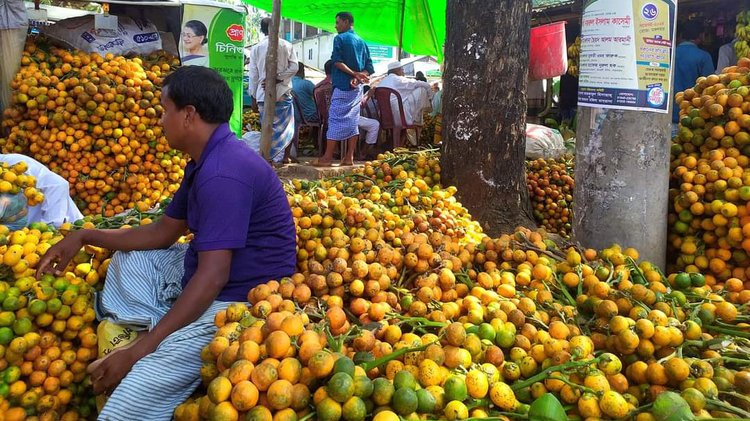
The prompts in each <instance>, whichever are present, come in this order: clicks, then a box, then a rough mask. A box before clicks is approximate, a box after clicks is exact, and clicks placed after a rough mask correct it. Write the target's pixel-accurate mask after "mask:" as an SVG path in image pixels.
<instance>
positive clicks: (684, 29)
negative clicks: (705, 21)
mask: <svg viewBox="0 0 750 421" xmlns="http://www.w3.org/2000/svg"><path fill="white" fill-rule="evenodd" d="M677 32H679V34H680V35H681V36H682V39H684V40H688V41H694V40H696V39H698V38H700V37H701V34H702V33H703V25H701V23H700V22H698V21H695V20H686V21H684V22H682V23H680V24H678V25H677Z"/></svg>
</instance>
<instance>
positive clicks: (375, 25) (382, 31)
mask: <svg viewBox="0 0 750 421" xmlns="http://www.w3.org/2000/svg"><path fill="white" fill-rule="evenodd" d="M243 1H244V2H245V3H246V4H249V5H251V6H254V7H257V8H259V9H263V10H266V11H269V12H270V11H271V10H272V7H273V1H272V0H243ZM445 4H446V0H364V1H363V0H359V1H350V0H349V1H348V0H281V16H283V17H285V18H288V19H293V20H296V21H299V22H302V23H305V24H307V25H311V26H315V27H318V28H322V29H324V30H326V31H329V32H336V29H335V23H336V13H338V12H341V11H348V12H351V13H352V15H354V29H355V31H356V32H357V34H359V36H361V37H362V38H364V39H366V40H367V41H370V42H376V43H379V44H384V45H393V46H398V45H399V38H400V37H399V33H400V29H401V16H402V13H401V11H402V10H403V16H404V19H403V24H404V32H403V44H402V48H403V49H404V51H408V52H410V53H412V54H424V55H431V56H436V57H438V58H442V56H443V43H444V42H445Z"/></svg>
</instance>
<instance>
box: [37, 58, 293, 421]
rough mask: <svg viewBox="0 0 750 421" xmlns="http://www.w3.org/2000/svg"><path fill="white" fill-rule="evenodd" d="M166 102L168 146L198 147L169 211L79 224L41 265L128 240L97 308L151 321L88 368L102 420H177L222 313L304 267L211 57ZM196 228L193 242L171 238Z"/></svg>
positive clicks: (104, 314)
mask: <svg viewBox="0 0 750 421" xmlns="http://www.w3.org/2000/svg"><path fill="white" fill-rule="evenodd" d="M162 105H163V107H164V114H163V115H162V125H163V127H164V131H165V133H166V136H167V139H168V141H169V145H170V146H171V147H172V148H174V149H178V150H180V151H183V152H186V153H188V154H189V155H190V156H191V157H192V160H191V161H190V163H188V166H187V168H186V171H185V178H184V180H183V182H182V185H181V186H180V188H179V190H178V191H177V192H176V193H175V196H174V199H173V200H172V203H171V204H170V205H169V207H167V209H166V214H165V215H164V216H163V217H162V218H160V219H159V220H158V221H157V222H156V223H154V224H152V225H146V226H143V227H138V228H134V229H130V230H80V231H76V232H73V233H71V234H70V235H68V236H66V237H65V239H64V240H62V241H61V242H59V243H58V244H57V245H55V246H53V247H52V248H50V250H49V251H48V252H47V254H46V255H45V256H44V258H43V259H42V261H41V262H40V265H39V274H42V273H44V272H48V271H52V272H55V273H57V274H60V273H61V272H62V271H64V270H65V267H66V266H67V265H68V263H69V262H70V260H71V258H72V257H73V256H74V255H75V254H76V253H77V252H78V250H80V248H81V247H82V246H83V245H84V244H91V245H95V246H99V247H104V248H107V249H110V250H119V251H120V252H118V253H115V255H114V256H113V258H112V261H111V264H110V267H109V270H108V275H107V281H106V284H105V287H104V290H103V291H102V293H101V294H100V295H99V296H98V297H97V302H96V307H97V315H98V316H99V317H100V318H106V319H109V320H111V321H114V322H115V323H118V324H123V325H128V326H131V327H135V328H141V329H143V330H144V331H145V332H144V333H143V334H141V335H140V336H139V338H138V339H137V340H136V341H135V342H134V343H133V344H132V345H131V346H128V347H124V348H120V349H118V350H116V351H114V352H112V353H111V354H109V355H108V356H107V357H106V358H103V359H100V360H97V361H96V362H94V363H92V364H91V366H90V367H89V372H90V373H91V380H92V382H93V386H94V391H95V392H96V393H105V394H111V396H110V399H109V400H108V401H107V404H106V405H105V406H104V408H103V409H102V412H101V413H100V415H99V416H100V419H106V420H120V419H122V420H125V419H128V420H133V419H144V420H145V419H147V420H169V419H171V417H172V414H173V411H174V408H175V407H176V406H177V405H179V404H180V403H182V402H183V401H184V400H185V399H186V398H187V397H189V396H190V394H191V393H192V391H193V390H194V389H195V387H197V386H198V384H199V383H200V367H201V361H200V352H201V349H202V348H203V347H204V346H205V345H206V344H207V343H208V342H209V341H210V340H211V338H212V337H213V334H214V333H215V330H216V328H215V327H214V326H213V323H212V321H213V317H214V315H215V314H216V312H217V311H220V310H222V309H224V308H226V307H227V306H228V305H229V304H230V303H231V302H236V301H240V302H244V301H246V300H247V298H246V297H247V293H248V291H249V290H250V289H251V288H252V287H253V286H255V285H257V284H259V283H262V282H266V281H269V280H271V279H279V278H282V277H284V276H290V275H291V274H292V273H294V269H295V263H296V237H295V227H294V222H293V219H292V214H291V210H290V208H289V205H288V203H287V199H286V194H285V193H284V190H283V188H282V186H281V182H280V181H279V179H278V177H277V176H276V174H275V173H274V171H273V169H272V168H271V167H270V166H269V165H268V164H267V163H266V162H265V160H263V159H262V158H261V157H260V156H258V155H257V154H256V153H255V152H253V151H252V150H251V149H250V148H249V147H247V146H246V145H245V144H244V143H242V142H240V141H238V140H237V138H236V136H235V135H234V134H233V133H232V132H231V131H230V130H229V126H228V124H227V122H228V121H229V117H230V115H231V114H232V92H231V91H230V89H229V86H228V85H227V84H226V82H225V81H224V79H223V78H222V77H221V76H220V75H219V74H218V73H216V72H215V71H214V70H211V69H208V68H204V67H198V66H190V67H183V68H180V69H178V70H177V71H175V72H174V73H172V74H171V75H169V76H167V77H166V78H165V79H164V87H163V90H162ZM187 229H190V231H191V232H192V233H193V234H194V235H195V237H194V239H193V241H191V242H190V244H189V245H188V246H185V245H173V244H174V243H175V241H176V240H177V239H178V238H179V237H180V236H181V235H183V234H184V233H185V232H186V230H187Z"/></svg>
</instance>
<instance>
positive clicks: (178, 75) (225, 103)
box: [162, 66, 234, 124]
mask: <svg viewBox="0 0 750 421" xmlns="http://www.w3.org/2000/svg"><path fill="white" fill-rule="evenodd" d="M162 89H166V90H167V98H169V99H170V100H172V102H174V103H175V105H176V106H177V108H178V109H180V110H182V109H183V108H185V107H187V106H188V105H192V106H193V107H195V110H196V111H197V112H198V114H199V115H200V116H201V119H202V120H203V121H205V122H206V123H211V124H216V123H226V122H228V121H229V118H230V117H231V116H232V112H233V111H234V99H233V96H232V90H231V89H229V85H228V84H227V81H226V80H224V78H223V77H221V75H220V74H219V73H218V72H217V71H216V70H214V69H209V68H208V67H203V66H183V67H180V68H178V69H177V70H175V71H174V72H172V73H171V74H169V75H168V76H167V77H165V78H164V83H163V85H162Z"/></svg>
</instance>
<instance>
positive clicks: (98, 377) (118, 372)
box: [87, 346, 142, 395]
mask: <svg viewBox="0 0 750 421" xmlns="http://www.w3.org/2000/svg"><path fill="white" fill-rule="evenodd" d="M137 349H138V348H137V346H130V347H125V348H122V349H118V350H115V351H113V352H112V353H111V354H109V355H107V356H106V357H104V358H103V359H101V360H97V361H95V362H93V363H91V365H89V367H88V369H87V371H88V372H89V373H90V374H91V384H92V385H93V387H94V393H95V394H97V395H100V394H105V395H110V394H111V393H112V392H113V391H114V390H115V388H116V387H117V386H118V385H119V384H120V382H121V381H122V379H124V378H125V376H126V375H127V374H128V373H129V372H130V369H131V368H133V365H134V364H135V363H137V362H138V360H140V359H141V358H142V356H141V355H140V353H139V352H138V350H137Z"/></svg>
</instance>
